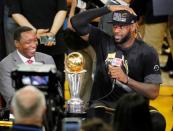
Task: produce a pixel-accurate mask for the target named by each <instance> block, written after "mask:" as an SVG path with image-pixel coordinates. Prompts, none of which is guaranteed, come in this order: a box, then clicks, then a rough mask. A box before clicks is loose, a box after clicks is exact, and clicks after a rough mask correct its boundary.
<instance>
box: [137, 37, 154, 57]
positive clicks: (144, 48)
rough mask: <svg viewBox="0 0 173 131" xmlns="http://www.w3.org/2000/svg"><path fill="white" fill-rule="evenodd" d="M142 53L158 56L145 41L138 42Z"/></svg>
mask: <svg viewBox="0 0 173 131" xmlns="http://www.w3.org/2000/svg"><path fill="white" fill-rule="evenodd" d="M136 42H137V44H138V46H139V49H140V51H141V52H142V53H143V54H145V55H149V54H155V55H157V51H156V50H155V49H154V48H153V47H152V46H150V45H148V44H147V43H146V42H144V41H143V40H136Z"/></svg>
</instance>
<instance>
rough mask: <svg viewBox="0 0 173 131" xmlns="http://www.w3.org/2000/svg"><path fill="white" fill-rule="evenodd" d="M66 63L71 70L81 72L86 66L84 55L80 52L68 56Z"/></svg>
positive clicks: (68, 69)
mask: <svg viewBox="0 0 173 131" xmlns="http://www.w3.org/2000/svg"><path fill="white" fill-rule="evenodd" d="M65 65H66V69H67V71H69V72H76V73H78V72H81V71H82V70H83V67H84V57H83V56H82V54H80V53H78V52H72V53H70V54H69V55H68V56H67V58H66V61H65Z"/></svg>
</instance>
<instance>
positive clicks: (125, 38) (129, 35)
mask: <svg viewBox="0 0 173 131" xmlns="http://www.w3.org/2000/svg"><path fill="white" fill-rule="evenodd" d="M130 37H131V33H130V32H128V34H126V35H125V36H124V37H123V38H122V39H121V40H116V39H115V42H116V44H120V45H123V44H124V43H126V42H127V41H128V40H129V39H130Z"/></svg>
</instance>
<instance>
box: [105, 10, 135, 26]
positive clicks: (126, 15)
mask: <svg viewBox="0 0 173 131" xmlns="http://www.w3.org/2000/svg"><path fill="white" fill-rule="evenodd" d="M136 21H137V16H136V15H134V14H131V13H130V12H128V11H127V10H118V11H114V12H113V13H112V21H108V23H110V24H113V25H122V26H123V25H130V24H133V23H135V22H136Z"/></svg>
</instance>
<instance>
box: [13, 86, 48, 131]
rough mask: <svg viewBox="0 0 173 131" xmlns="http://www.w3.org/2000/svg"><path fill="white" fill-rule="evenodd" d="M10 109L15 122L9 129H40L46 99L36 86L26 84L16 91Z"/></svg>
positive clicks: (35, 130) (32, 130)
mask: <svg viewBox="0 0 173 131" xmlns="http://www.w3.org/2000/svg"><path fill="white" fill-rule="evenodd" d="M11 110H12V113H13V115H14V117H15V121H14V123H15V124H14V125H13V126H12V129H11V130H10V131H42V123H43V115H44V114H45V111H46V101H45V96H44V94H43V93H42V92H41V91H40V90H38V89H37V88H36V87H33V86H26V87H23V88H21V89H19V90H18V91H16V93H15V95H14V97H13V99H12V102H11Z"/></svg>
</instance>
